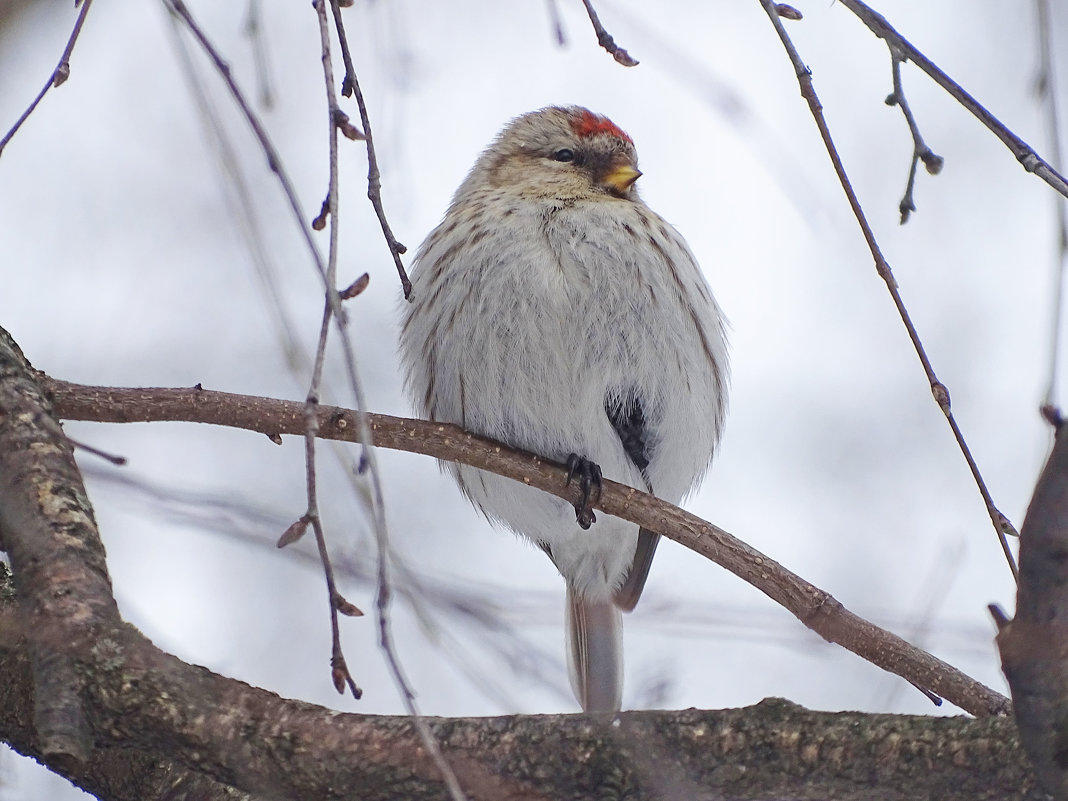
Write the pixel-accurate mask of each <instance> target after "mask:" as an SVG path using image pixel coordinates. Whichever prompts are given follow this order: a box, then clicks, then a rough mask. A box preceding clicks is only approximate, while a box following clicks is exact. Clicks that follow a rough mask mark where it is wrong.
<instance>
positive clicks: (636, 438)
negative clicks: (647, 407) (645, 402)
mask: <svg viewBox="0 0 1068 801" xmlns="http://www.w3.org/2000/svg"><path fill="white" fill-rule="evenodd" d="M604 410H605V412H606V413H607V414H608V419H609V421H611V423H612V427H613V428H614V429H615V430H616V434H617V435H618V436H619V441H620V442H621V443H623V450H624V451H625V452H626V454H627V458H629V459H630V460H631V461H632V462H634V466H635V467H637V468H638V469H639V470H641V471H642V475H644V474H645V468H647V467H648V466H649V447H648V442H647V441H646V438H647V433H648V432H647V431H646V428H645V411H644V410H643V409H642V404H641V401H640V400H638V398H637V397H635V396H634V395H633V393H630V394H628V395H624V396H621V397H613V396H611V395H609V396H608V397H606V398H605V399H604Z"/></svg>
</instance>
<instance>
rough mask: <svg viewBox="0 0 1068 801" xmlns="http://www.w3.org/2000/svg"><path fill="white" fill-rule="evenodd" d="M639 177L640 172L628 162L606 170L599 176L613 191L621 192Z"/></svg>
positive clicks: (640, 175)
mask: <svg viewBox="0 0 1068 801" xmlns="http://www.w3.org/2000/svg"><path fill="white" fill-rule="evenodd" d="M641 177H642V174H641V173H640V172H639V171H638V170H636V169H634V168H633V167H632V166H630V165H629V164H620V165H619V166H618V167H613V168H612V169H610V170H609V171H608V172H606V173H605V174H604V176H603V177H602V178H601V183H603V184H604V185H605V186H607V187H608V188H609V189H611V190H612V191H613V192H618V193H619V194H623V193H624V192H626V191H627V190H628V189H630V188H631V186H633V185H634V182H635V181H637V180H638V179H639V178H641Z"/></svg>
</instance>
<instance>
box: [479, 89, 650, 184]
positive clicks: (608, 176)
mask: <svg viewBox="0 0 1068 801" xmlns="http://www.w3.org/2000/svg"><path fill="white" fill-rule="evenodd" d="M640 176H641V173H640V172H639V171H638V155H637V152H636V151H635V149H634V142H633V141H631V138H630V137H629V136H627V134H626V133H624V132H623V130H622V129H621V128H619V127H618V126H617V125H616V124H615V123H614V122H612V121H611V120H609V119H608V118H607V117H602V116H601V115H599V114H594V113H593V112H592V111H589V110H588V109H585V108H582V107H580V106H569V107H566V108H564V107H556V106H554V107H550V108H544V109H541V110H540V111H533V112H530V113H529V114H524V115H523V116H521V117H517V118H516V119H514V120H512V122H511V123H510V124H509V125H508V126H507V127H506V128H505V129H504V130H503V131H502V132H501V134H500V136H498V137H497V139H496V141H494V143H493V144H492V145H490V147H489V148H488V149H487V150H486V151H485V152H484V153H483V154H482V156H481V158H480V159H479V161H478V163H477V164H476V165H475V169H474V170H473V171H472V175H471V177H470V179H469V182H470V181H471V179H474V180H475V181H476V182H477V184H481V185H483V186H485V185H487V184H488V185H489V186H490V187H492V188H493V189H502V188H511V189H516V190H518V191H520V192H525V193H529V194H531V195H533V196H535V197H543V198H558V199H562V200H563V199H582V198H588V197H594V196H600V197H605V196H610V197H616V198H623V199H627V200H635V199H636V198H637V193H636V192H635V189H634V182H635V181H637V180H638V178H639V177H640Z"/></svg>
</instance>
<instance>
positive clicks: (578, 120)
mask: <svg viewBox="0 0 1068 801" xmlns="http://www.w3.org/2000/svg"><path fill="white" fill-rule="evenodd" d="M571 130H573V131H574V132H575V135H576V136H578V137H579V138H580V139H585V138H586V137H588V136H596V135H597V134H608V135H609V136H618V137H619V138H620V139H623V140H624V141H627V142H630V143H631V144H633V140H632V139H631V138H630V137H629V136H627V134H626V132H625V131H624V130H623V129H622V128H620V127H619V126H618V125H616V124H615V123H614V122H612V121H611V120H610V119H608V117H602V116H600V115H598V114H594V113H593V112H592V111H586V110H585V109H583V111H581V112H580V113H579V114H578V116H576V117H573V118H572V119H571Z"/></svg>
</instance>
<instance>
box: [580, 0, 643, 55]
mask: <svg viewBox="0 0 1068 801" xmlns="http://www.w3.org/2000/svg"><path fill="white" fill-rule="evenodd" d="M582 4H583V5H584V6H586V13H587V14H589V16H590V23H591V24H592V25H593V32H594V33H596V34H597V44H599V45H600V46H601V47H603V48H604V49H605V50H607V51H608V52H609V53H611V54H612V58H614V59H615V60H616V61H617V62H619V63H620V64H622V65H623V66H624V67H636V66H638V59H636V58H634V57H633V56H632V55H631V54H630V53H628V52H627V51H626V50H624V49H623V48H622V47H620V46H619V45H617V44H616V40H615V39H613V38H612V34H610V33H609V32H608V31H606V30H605V29H604V25H602V24H601V20H600V18H599V17H598V16H597V11H596V9H594V7H593V0H582Z"/></svg>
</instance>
